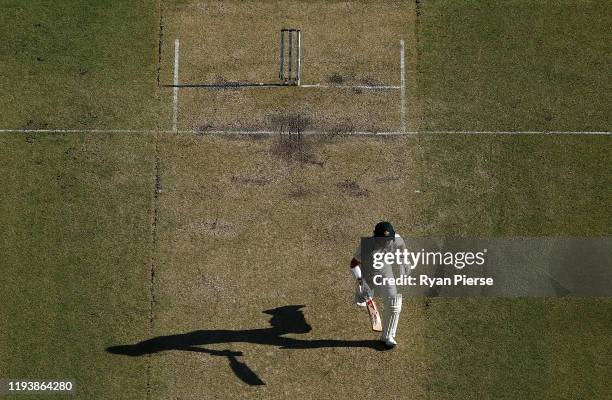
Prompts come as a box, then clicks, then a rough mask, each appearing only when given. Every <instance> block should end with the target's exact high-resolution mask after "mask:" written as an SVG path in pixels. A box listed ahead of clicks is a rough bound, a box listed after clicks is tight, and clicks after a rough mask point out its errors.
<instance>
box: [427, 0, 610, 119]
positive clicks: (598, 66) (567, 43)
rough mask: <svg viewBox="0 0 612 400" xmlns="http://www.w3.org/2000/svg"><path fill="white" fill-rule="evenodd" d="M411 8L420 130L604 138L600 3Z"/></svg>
mask: <svg viewBox="0 0 612 400" xmlns="http://www.w3.org/2000/svg"><path fill="white" fill-rule="evenodd" d="M419 4H420V6H419V13H420V16H419V20H418V21H419V22H418V27H419V29H418V38H419V42H418V60H417V64H418V72H417V80H418V85H419V89H418V91H419V96H420V97H421V98H422V104H423V114H422V120H421V127H422V128H425V129H442V130H446V129H448V130H581V131H590V130H609V129H610V113H609V110H610V104H611V103H610V101H611V99H610V92H611V90H610V89H611V86H610V79H609V76H608V75H609V74H608V71H609V70H610V57H609V53H610V46H609V42H610V41H609V26H610V24H611V23H612V19H611V16H610V5H609V4H608V3H606V2H597V1H535V2H534V1H522V0H513V1H505V2H503V3H500V2H497V1H478V2H475V1H446V0H440V1H422V2H420V3H419Z"/></svg>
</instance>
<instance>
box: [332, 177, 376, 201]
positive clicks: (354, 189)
mask: <svg viewBox="0 0 612 400" xmlns="http://www.w3.org/2000/svg"><path fill="white" fill-rule="evenodd" d="M336 186H338V187H339V188H340V189H342V190H343V191H344V192H345V193H347V194H348V195H349V196H353V197H364V196H367V195H368V194H369V193H370V192H369V191H368V189H364V188H362V187H361V186H359V184H358V183H357V182H355V181H353V180H350V179H345V180H344V181H342V182H340V183H337V184H336Z"/></svg>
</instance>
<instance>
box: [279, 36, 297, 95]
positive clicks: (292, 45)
mask: <svg viewBox="0 0 612 400" xmlns="http://www.w3.org/2000/svg"><path fill="white" fill-rule="evenodd" d="M280 35H281V36H280V58H279V64H280V71H279V74H278V77H279V79H280V81H281V83H282V84H284V85H297V86H300V75H301V72H302V70H301V65H300V50H301V39H302V38H301V32H300V30H299V29H293V28H283V29H281V32H280ZM294 35H295V40H294V38H293V37H294ZM285 36H287V42H288V47H287V49H285ZM294 54H295V55H294ZM285 55H286V56H287V57H285ZM285 60H287V63H286V64H287V65H286V66H285Z"/></svg>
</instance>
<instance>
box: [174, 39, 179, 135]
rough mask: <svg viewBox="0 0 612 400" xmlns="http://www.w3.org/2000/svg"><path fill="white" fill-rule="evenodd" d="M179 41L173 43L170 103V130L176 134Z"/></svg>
mask: <svg viewBox="0 0 612 400" xmlns="http://www.w3.org/2000/svg"><path fill="white" fill-rule="evenodd" d="M179 45H180V43H179V40H178V39H176V40H175V41H174V88H173V91H174V93H173V94H174V96H173V103H172V130H173V131H175V132H176V127H177V121H178V89H179V88H178V84H179Z"/></svg>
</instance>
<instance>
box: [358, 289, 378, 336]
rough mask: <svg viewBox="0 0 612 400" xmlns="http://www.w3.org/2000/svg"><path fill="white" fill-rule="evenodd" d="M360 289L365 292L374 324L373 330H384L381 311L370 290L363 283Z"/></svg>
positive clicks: (369, 313)
mask: <svg viewBox="0 0 612 400" xmlns="http://www.w3.org/2000/svg"><path fill="white" fill-rule="evenodd" d="M359 290H361V292H362V293H363V294H364V297H365V302H366V308H367V309H368V315H369V316H370V323H371V324H372V330H373V331H375V332H382V321H381V319H380V313H379V312H378V307H376V303H375V302H374V299H373V298H372V295H371V294H370V291H369V290H366V289H365V288H364V287H363V284H360V285H359Z"/></svg>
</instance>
